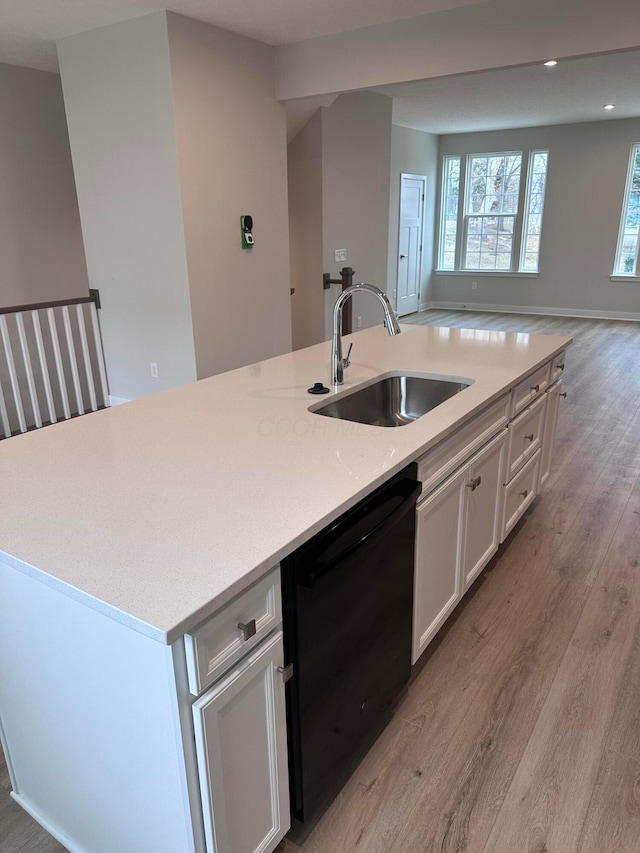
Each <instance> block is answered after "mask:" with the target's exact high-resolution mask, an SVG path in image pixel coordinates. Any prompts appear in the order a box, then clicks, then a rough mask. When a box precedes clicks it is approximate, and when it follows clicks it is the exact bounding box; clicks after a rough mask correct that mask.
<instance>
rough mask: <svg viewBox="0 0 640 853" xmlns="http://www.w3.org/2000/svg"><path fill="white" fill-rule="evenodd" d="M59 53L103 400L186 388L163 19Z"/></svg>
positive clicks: (189, 360)
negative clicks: (153, 368)
mask: <svg viewBox="0 0 640 853" xmlns="http://www.w3.org/2000/svg"><path fill="white" fill-rule="evenodd" d="M58 55H59V60H60V70H61V75H62V84H63V89H64V99H65V106H66V111H67V120H68V124H69V137H70V141H71V152H72V155H73V167H74V172H75V177H76V185H77V189H78V201H79V206H80V216H81V219H82V228H83V234H84V241H85V249H86V255H87V267H88V271H89V280H90V282H91V286H92V287H97V288H99V289H100V296H101V300H102V311H101V315H100V321H101V328H102V334H103V343H104V351H105V359H106V364H107V373H108V378H109V390H110V393H111V394H112V395H114V396H116V397H125V398H128V399H131V398H134V397H140V396H144V395H145V394H150V393H153V392H154V391H161V390H164V389H165V388H171V387H174V386H176V385H181V384H183V383H185V382H190V381H193V380H194V379H195V378H196V361H195V351H194V344H193V331H192V328H191V309H190V303H189V286H188V277H187V263H186V251H185V242H184V233H183V227H182V206H181V198H180V182H179V175H178V156H177V149H176V135H175V125H174V117H173V100H172V89H171V68H170V63H169V40H168V33H167V20H166V15H165V13H164V12H160V13H157V14H154V15H148V16H146V17H142V18H137V19H135V20H132V21H126V22H124V23H122V24H115V25H113V26H109V27H103V28H101V29H99V30H93V31H92V32H87V33H82V34H80V35H77V36H70V37H69V38H66V39H63V40H62V41H61V42H59V43H58ZM150 362H156V363H157V365H158V373H159V378H158V379H152V378H151V375H150V368H149V364H150Z"/></svg>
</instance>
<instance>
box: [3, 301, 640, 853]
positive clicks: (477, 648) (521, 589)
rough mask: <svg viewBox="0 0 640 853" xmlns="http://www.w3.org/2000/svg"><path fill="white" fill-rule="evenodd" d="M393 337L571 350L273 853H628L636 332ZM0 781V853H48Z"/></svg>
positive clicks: (634, 801) (633, 738)
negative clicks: (444, 622)
mask: <svg viewBox="0 0 640 853" xmlns="http://www.w3.org/2000/svg"><path fill="white" fill-rule="evenodd" d="M403 322H410V323H419V324H431V325H443V326H462V327H468V328H479V329H480V328H481V329H501V330H513V331H522V332H539V333H543V334H544V333H547V334H569V335H572V336H573V337H574V339H575V342H574V344H573V346H572V347H571V348H570V350H569V354H568V357H567V369H566V386H565V390H567V392H568V397H567V399H566V400H563V401H561V411H560V418H559V423H558V435H557V440H556V456H555V468H554V471H553V473H552V475H551V477H550V479H549V481H548V482H547V485H546V487H545V488H544V491H543V494H542V496H541V498H539V499H538V500H537V501H536V502H535V503H534V504H533V506H532V507H531V509H530V511H529V513H528V515H527V518H526V519H525V520H524V521H523V522H522V523H521V524H520V525H519V526H518V527H517V528H516V530H515V531H514V532H513V534H512V535H511V537H510V538H509V540H508V542H507V543H505V545H504V546H503V547H502V548H501V550H500V552H499V553H498V554H497V555H496V557H495V558H494V560H493V561H492V563H491V564H490V565H489V567H488V568H487V570H486V571H485V572H484V574H483V575H482V576H481V578H480V579H479V580H478V581H477V582H476V584H475V585H474V587H473V588H472V590H470V593H469V595H468V596H467V598H466V599H465V602H464V603H463V605H462V606H461V607H460V608H459V610H458V611H457V614H456V616H455V619H454V620H453V621H452V622H451V623H450V624H449V625H448V626H446V627H445V629H443V631H442V632H441V634H440V636H439V637H438V640H437V641H436V643H434V646H436V648H435V650H434V651H432V652H431V651H430V652H428V653H427V654H429V655H430V657H429V660H428V661H427V663H426V665H425V666H424V668H423V669H422V670H421V672H420V674H419V675H418V676H417V677H416V678H415V680H414V681H413V682H412V684H411V686H410V688H409V692H408V695H407V696H406V698H405V699H404V701H403V702H402V704H401V705H400V708H399V710H398V712H397V714H396V716H395V717H394V719H393V720H392V722H391V723H390V724H389V725H388V727H387V728H386V730H385V731H384V732H383V734H382V735H381V737H380V739H379V740H378V742H377V743H376V744H375V745H374V747H373V748H372V750H371V751H370V752H369V754H368V755H367V756H366V758H365V759H364V761H363V762H362V764H361V765H360V766H359V768H358V769H357V770H356V771H355V773H354V774H353V776H352V777H351V779H350V780H349V782H348V783H347V785H346V786H345V788H344V789H343V791H342V792H341V793H340V794H339V795H338V797H337V799H336V800H335V801H334V803H333V805H332V806H331V807H330V808H329V810H328V812H327V813H326V814H325V815H324V817H323V818H322V820H321V821H320V822H319V823H318V825H317V826H316V828H315V829H314V830H313V832H312V833H311V835H310V836H309V838H308V839H307V840H306V842H305V843H304V844H303V845H302V846H300V847H299V846H297V845H294V844H292V843H291V842H289V841H285V842H283V844H282V845H281V846H280V848H279V849H280V851H283V853H294V851H299V850H302V851H304V853H350V851H362V853H463V852H464V853H640V324H637V323H625V322H612V321H611V322H610V321H596V320H575V319H565V318H552V317H532V316H528V315H515V314H480V313H474V312H448V311H428V312H425V313H423V314H417V315H413V316H412V317H410V318H404V319H403ZM2 772H3V767H2V762H0V853H54V851H62V850H63V848H62V847H61V846H60V845H59V844H57V843H56V842H54V841H53V840H52V839H50V837H49V836H47V835H46V833H44V832H43V831H42V830H39V829H38V827H37V825H36V824H35V823H34V822H33V821H32V820H31V819H30V818H29V817H28V816H27V815H26V814H24V813H23V812H22V810H21V809H20V808H19V807H18V806H17V805H15V804H14V803H13V801H11V800H10V799H9V797H8V793H7V791H8V779H7V777H6V774H5V775H4V776H3V775H2ZM114 853H115V851H114ZM122 853H125V851H122ZM176 853H177V852H176Z"/></svg>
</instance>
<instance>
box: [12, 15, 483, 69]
mask: <svg viewBox="0 0 640 853" xmlns="http://www.w3.org/2000/svg"><path fill="white" fill-rule="evenodd" d="M483 2H486V0H0V5H1V7H2V22H1V24H0V62H8V63H10V64H14V65H26V66H29V67H31V68H41V69H44V70H49V71H55V70H57V67H58V64H57V57H56V48H55V41H56V40H57V39H60V38H64V37H65V36H69V35H73V34H75V33H79V32H84V31H86V30H92V29H96V28H97V27H102V26H105V25H106V24H114V23H117V22H118V21H124V20H127V19H129V18H137V17H139V16H140V15H147V14H149V13H151V12H158V11H161V10H163V9H168V10H170V11H173V12H178V13H180V14H182V15H186V16H187V17H190V18H195V19H196V20H200V21H205V22H206V23H209V24H214V25H216V26H219V27H223V28H224V29H227V30H231V31H232V32H235V33H239V34H241V35H244V36H248V37H249V38H254V39H257V40H258V41H262V42H265V43H267V44H272V45H277V44H288V43H290V42H294V41H301V40H303V39H309V38H315V37H317V36H324V35H332V34H335V33H342V32H348V31H350V30H356V29H360V28H361V27H368V26H372V25H374V24H385V23H388V22H390V21H397V20H402V19H406V18H413V17H417V16H419V15H426V14H430V13H433V12H439V11H443V10H446V9H453V8H455V7H459V6H473V5H476V4H478V3H483Z"/></svg>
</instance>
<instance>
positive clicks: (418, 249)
mask: <svg viewBox="0 0 640 853" xmlns="http://www.w3.org/2000/svg"><path fill="white" fill-rule="evenodd" d="M426 188H427V178H426V176H425V175H406V174H402V175H401V176H400V231H399V235H398V284H397V289H396V293H397V299H396V312H397V313H398V315H399V316H402V315H403V314H411V313H412V312H413V311H417V310H418V308H419V307H420V273H421V268H422V231H423V227H424V196H425V191H426Z"/></svg>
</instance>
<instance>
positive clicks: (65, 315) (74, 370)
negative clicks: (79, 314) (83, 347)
mask: <svg viewBox="0 0 640 853" xmlns="http://www.w3.org/2000/svg"><path fill="white" fill-rule="evenodd" d="M62 322H63V323H64V333H65V337H66V339H67V350H68V352H69V362H70V364H71V376H72V377H73V389H74V391H75V394H76V403H77V407H78V414H80V415H83V414H84V400H83V399H82V389H81V388H80V376H79V374H78V362H77V361H76V351H75V347H74V345H73V333H72V331H71V318H70V316H69V306H68V305H63V306H62Z"/></svg>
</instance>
